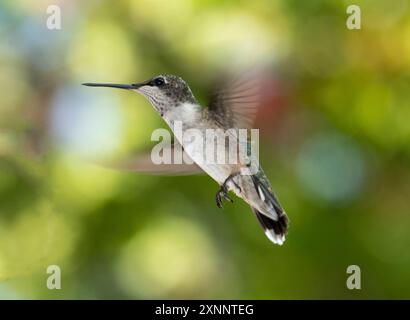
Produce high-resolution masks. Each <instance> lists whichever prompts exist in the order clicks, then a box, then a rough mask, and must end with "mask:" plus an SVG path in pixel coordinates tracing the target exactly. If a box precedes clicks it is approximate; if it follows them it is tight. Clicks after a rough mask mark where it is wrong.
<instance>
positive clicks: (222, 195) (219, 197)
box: [215, 184, 233, 209]
mask: <svg viewBox="0 0 410 320" xmlns="http://www.w3.org/2000/svg"><path fill="white" fill-rule="evenodd" d="M223 199H225V200H227V201H229V202H231V203H233V200H232V199H231V198H230V197H229V195H228V190H227V188H226V185H225V184H223V185H222V186H221V188H220V189H219V190H218V192H217V193H216V196H215V200H216V205H217V206H218V208H220V209H222V207H223V205H222V203H223Z"/></svg>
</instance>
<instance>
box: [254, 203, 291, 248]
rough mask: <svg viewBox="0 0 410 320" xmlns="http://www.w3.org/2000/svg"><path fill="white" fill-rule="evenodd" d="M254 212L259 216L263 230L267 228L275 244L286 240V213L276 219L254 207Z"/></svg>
mask: <svg viewBox="0 0 410 320" xmlns="http://www.w3.org/2000/svg"><path fill="white" fill-rule="evenodd" d="M252 210H253V212H254V213H255V215H256V218H258V221H259V223H260V225H261V226H262V228H263V230H265V234H266V236H267V237H268V238H269V240H270V241H272V242H273V243H275V244H278V245H282V244H283V243H284V242H285V236H286V233H287V230H288V217H287V216H286V214H285V213H283V214H282V215H281V216H279V218H278V220H277V221H275V220H273V219H271V218H268V217H267V216H266V215H264V214H263V213H260V212H259V211H258V210H256V209H255V208H253V207H252Z"/></svg>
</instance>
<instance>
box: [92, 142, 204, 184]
mask: <svg viewBox="0 0 410 320" xmlns="http://www.w3.org/2000/svg"><path fill="white" fill-rule="evenodd" d="M168 147H169V148H170V151H171V154H172V155H174V150H175V148H181V149H182V146H181V145H180V144H179V143H178V142H177V141H174V142H172V143H170V144H169V146H168ZM164 148H166V146H164ZM182 159H191V158H190V157H189V156H188V154H187V153H185V151H183V149H182ZM173 162H174V161H173ZM191 163H192V164H191ZM98 164H99V165H102V166H104V167H106V168H109V169H114V170H120V171H133V172H140V173H147V174H152V175H165V176H178V175H194V174H203V173H204V171H202V169H201V168H200V167H199V166H198V165H196V164H195V163H194V162H193V161H192V160H191V161H189V163H181V164H174V163H170V164H168V163H161V164H155V163H153V161H152V156H151V152H142V153H138V154H136V155H134V156H131V157H128V158H127V159H122V160H120V161H114V162H113V161H111V162H98Z"/></svg>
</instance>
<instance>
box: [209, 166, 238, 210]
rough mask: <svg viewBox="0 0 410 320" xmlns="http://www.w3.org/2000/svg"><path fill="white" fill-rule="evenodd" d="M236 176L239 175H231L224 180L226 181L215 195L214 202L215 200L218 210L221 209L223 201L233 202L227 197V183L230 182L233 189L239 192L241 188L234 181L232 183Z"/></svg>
mask: <svg viewBox="0 0 410 320" xmlns="http://www.w3.org/2000/svg"><path fill="white" fill-rule="evenodd" d="M237 174H239V173H234V174H231V175H230V176H229V177H228V178H226V180H225V181H224V183H223V184H222V185H221V187H220V189H219V190H218V192H217V193H216V196H215V200H216V205H217V206H218V208H222V201H223V199H225V200H227V201H230V202H231V203H233V200H232V199H231V198H230V197H229V195H228V182H229V181H232V183H233V184H234V185H235V187H237V188H238V189H239V190H241V188H240V187H239V186H238V185H237V183H236V182H235V181H233V178H234V177H235V176H236V175H237Z"/></svg>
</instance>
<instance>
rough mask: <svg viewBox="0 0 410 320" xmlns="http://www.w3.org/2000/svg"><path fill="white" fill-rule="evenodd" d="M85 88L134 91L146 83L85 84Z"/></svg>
mask: <svg viewBox="0 0 410 320" xmlns="http://www.w3.org/2000/svg"><path fill="white" fill-rule="evenodd" d="M83 85H84V86H87V87H108V88H118V89H126V90H133V89H138V88H140V87H142V86H144V85H146V83H145V82H144V83H134V84H117V83H83Z"/></svg>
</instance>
